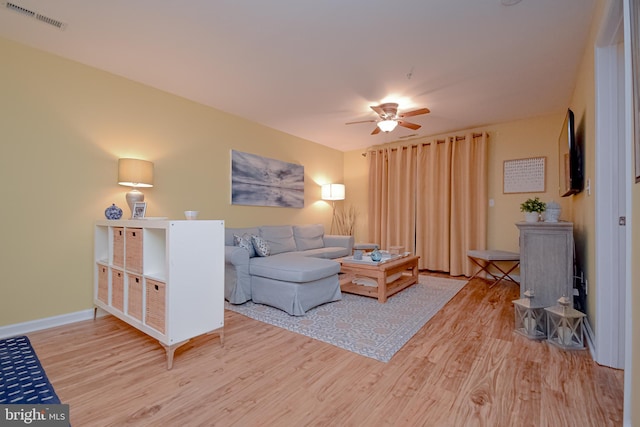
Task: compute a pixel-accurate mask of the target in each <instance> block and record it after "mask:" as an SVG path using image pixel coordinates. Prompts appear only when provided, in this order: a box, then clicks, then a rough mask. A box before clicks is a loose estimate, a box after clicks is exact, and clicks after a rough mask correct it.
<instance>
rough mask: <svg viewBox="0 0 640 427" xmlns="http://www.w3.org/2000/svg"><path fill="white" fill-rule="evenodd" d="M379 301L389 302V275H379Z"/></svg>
mask: <svg viewBox="0 0 640 427" xmlns="http://www.w3.org/2000/svg"><path fill="white" fill-rule="evenodd" d="M378 302H379V303H381V304H383V303H385V302H387V275H386V274H381V275H378Z"/></svg>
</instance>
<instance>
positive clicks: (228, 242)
mask: <svg viewBox="0 0 640 427" xmlns="http://www.w3.org/2000/svg"><path fill="white" fill-rule="evenodd" d="M234 234H237V235H238V236H244V235H245V234H248V235H250V236H252V235H253V236H258V235H259V234H260V230H258V227H244V228H225V229H224V245H225V246H235V243H233V235H234Z"/></svg>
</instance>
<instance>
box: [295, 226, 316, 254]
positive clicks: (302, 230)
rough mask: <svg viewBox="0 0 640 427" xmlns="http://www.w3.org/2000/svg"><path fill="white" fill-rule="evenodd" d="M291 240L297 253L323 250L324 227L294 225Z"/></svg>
mask: <svg viewBox="0 0 640 427" xmlns="http://www.w3.org/2000/svg"><path fill="white" fill-rule="evenodd" d="M293 238H294V240H295V242H296V248H297V249H298V250H299V251H307V250H309V249H319V248H324V225H322V224H311V225H294V226H293Z"/></svg>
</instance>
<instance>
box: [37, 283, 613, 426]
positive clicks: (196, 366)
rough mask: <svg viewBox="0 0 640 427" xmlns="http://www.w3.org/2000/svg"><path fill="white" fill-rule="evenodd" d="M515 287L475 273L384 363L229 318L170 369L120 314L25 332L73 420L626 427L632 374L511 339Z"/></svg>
mask: <svg viewBox="0 0 640 427" xmlns="http://www.w3.org/2000/svg"><path fill="white" fill-rule="evenodd" d="M518 292H519V290H518V288H517V286H515V285H513V284H509V283H505V284H500V285H498V286H495V287H493V288H491V289H489V288H488V286H487V282H485V281H483V280H482V279H474V280H473V281H472V282H470V283H469V284H468V285H467V286H465V288H463V289H462V290H461V291H460V292H459V293H458V294H457V295H456V296H455V297H454V298H453V299H452V300H451V301H450V302H449V303H448V304H447V305H446V306H445V307H444V308H443V309H442V310H441V311H440V312H439V313H438V314H436V316H434V317H433V318H432V320H431V321H429V322H428V323H427V324H426V325H425V326H424V327H423V328H422V329H421V330H420V331H419V332H418V333H417V334H416V335H415V336H414V337H413V338H412V339H411V340H410V341H409V342H408V343H407V344H406V345H405V346H404V347H403V348H402V349H401V350H400V351H399V352H398V353H397V354H396V355H395V356H394V357H393V358H392V359H391V361H390V362H389V363H383V362H378V361H376V360H373V359H369V358H366V357H363V356H359V355H357V354H354V353H350V352H348V351H346V350H342V349H340V348H337V347H334V346H331V345H329V344H325V343H323V342H320V341H315V340H313V339H310V338H307V337H304V336H302V335H297V334H295V333H292V332H289V331H286V330H284V329H279V328H277V327H274V326H270V325H267V324H264V323H260V322H258V321H255V320H252V319H249V318H246V317H243V316H242V315H240V314H236V313H233V312H226V317H225V322H226V325H225V346H224V348H222V347H221V346H220V343H219V338H218V337H217V336H215V335H211V336H204V337H200V338H196V339H194V340H193V341H192V342H190V343H189V344H187V345H185V346H183V347H181V348H179V349H178V350H177V351H176V355H175V360H174V367H173V369H172V370H170V371H167V370H166V364H165V353H164V350H163V349H162V348H161V347H160V345H159V344H158V343H157V342H156V341H154V340H152V339H151V338H148V337H147V336H145V335H143V334H142V333H140V332H138V331H136V330H135V329H133V328H131V327H129V326H127V325H126V324H124V323H122V322H120V321H119V320H117V319H115V318H114V317H111V316H107V317H104V318H99V319H98V320H96V321H85V322H79V323H76V324H73V325H70V326H64V327H59V328H55V329H50V330H47V331H41V332H37V333H32V334H29V338H30V339H31V342H32V344H33V346H34V348H35V350H36V352H37V354H38V356H39V357H40V359H41V362H42V364H43V366H44V367H45V370H46V372H47V374H48V376H49V378H50V380H51V382H52V383H53V385H54V387H55V390H56V392H57V393H58V395H59V397H60V398H61V400H62V401H63V403H68V404H70V411H71V424H72V425H74V426H82V427H87V426H101V427H102V426H152V425H153V426H303V425H304V426H307V425H312V426H391V425H398V426H465V427H467V426H490V427H493V426H553V427H557V426H580V427H583V426H598V427H602V426H618V425H622V407H623V372H622V371H618V370H614V369H610V368H605V367H601V366H598V365H597V364H596V363H594V362H593V360H592V359H591V357H590V355H589V353H588V352H587V351H580V352H563V351H562V350H559V349H557V348H555V347H552V346H549V345H548V344H547V343H544V342H535V341H530V340H528V339H526V338H524V337H521V336H519V335H517V334H515V333H514V332H513V306H512V304H511V301H512V300H514V299H517V298H518ZM391 298H393V297H391Z"/></svg>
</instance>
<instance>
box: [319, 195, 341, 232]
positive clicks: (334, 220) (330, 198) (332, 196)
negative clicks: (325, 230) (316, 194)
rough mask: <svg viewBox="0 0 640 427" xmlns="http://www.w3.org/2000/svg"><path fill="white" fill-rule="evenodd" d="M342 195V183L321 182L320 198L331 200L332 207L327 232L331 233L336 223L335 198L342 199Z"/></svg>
mask: <svg viewBox="0 0 640 427" xmlns="http://www.w3.org/2000/svg"><path fill="white" fill-rule="evenodd" d="M344 195H345V189H344V184H322V193H321V197H322V200H328V201H331V207H332V209H333V212H332V216H331V229H330V231H329V234H333V230H334V228H335V225H336V220H337V218H336V215H337V214H336V200H344ZM338 222H339V221H338Z"/></svg>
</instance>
